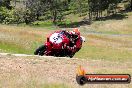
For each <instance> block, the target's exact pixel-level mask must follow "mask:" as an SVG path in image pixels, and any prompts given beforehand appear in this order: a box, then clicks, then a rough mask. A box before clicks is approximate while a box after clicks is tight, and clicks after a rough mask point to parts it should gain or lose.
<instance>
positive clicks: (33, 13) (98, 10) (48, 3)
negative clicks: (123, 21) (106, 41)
mask: <svg viewBox="0 0 132 88" xmlns="http://www.w3.org/2000/svg"><path fill="white" fill-rule="evenodd" d="M124 2H125V3H124ZM126 2H127V4H126ZM11 3H12V4H11ZM13 3H15V5H14V6H13ZM119 3H124V6H125V8H130V3H131V1H130V0H125V1H124V0H24V1H23V0H1V2H0V11H1V12H0V22H2V23H5V24H9V23H15V24H19V23H26V24H31V23H33V22H35V21H45V20H50V21H52V22H53V23H54V24H55V25H56V24H57V23H58V22H61V21H63V20H64V19H66V17H67V15H69V14H75V15H78V16H80V17H81V16H87V15H89V19H93V18H95V19H101V18H102V17H103V16H104V15H103V12H105V11H107V16H109V15H111V14H116V13H117V12H116V9H117V5H118V4H119ZM18 6H19V7H18ZM88 13H89V14H88Z"/></svg>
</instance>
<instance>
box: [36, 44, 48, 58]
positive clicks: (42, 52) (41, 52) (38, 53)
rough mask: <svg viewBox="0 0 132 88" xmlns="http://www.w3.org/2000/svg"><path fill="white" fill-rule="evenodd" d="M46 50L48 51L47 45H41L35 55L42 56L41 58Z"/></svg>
mask: <svg viewBox="0 0 132 88" xmlns="http://www.w3.org/2000/svg"><path fill="white" fill-rule="evenodd" d="M45 50H46V47H45V45H41V46H40V47H39V48H37V49H36V50H35V52H34V55H40V56H43V55H44V52H45Z"/></svg>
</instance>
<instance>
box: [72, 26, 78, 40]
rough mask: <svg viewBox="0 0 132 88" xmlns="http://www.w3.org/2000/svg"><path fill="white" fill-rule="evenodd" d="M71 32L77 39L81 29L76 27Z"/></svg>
mask: <svg viewBox="0 0 132 88" xmlns="http://www.w3.org/2000/svg"><path fill="white" fill-rule="evenodd" d="M71 32H72V34H73V37H74V38H75V39H77V38H79V37H80V31H79V29H78V28H74V29H73V31H71Z"/></svg>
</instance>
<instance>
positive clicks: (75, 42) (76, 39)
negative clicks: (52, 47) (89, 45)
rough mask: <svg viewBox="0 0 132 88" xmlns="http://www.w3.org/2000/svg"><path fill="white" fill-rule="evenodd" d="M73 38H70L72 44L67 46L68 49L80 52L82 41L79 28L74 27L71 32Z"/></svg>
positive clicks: (72, 51)
mask: <svg viewBox="0 0 132 88" xmlns="http://www.w3.org/2000/svg"><path fill="white" fill-rule="evenodd" d="M70 35H71V38H70V44H69V46H67V49H68V50H69V51H70V52H71V53H73V54H75V52H78V51H79V50H80V49H81V47H82V41H81V36H80V31H79V29H78V28H74V29H73V30H72V31H71V32H70Z"/></svg>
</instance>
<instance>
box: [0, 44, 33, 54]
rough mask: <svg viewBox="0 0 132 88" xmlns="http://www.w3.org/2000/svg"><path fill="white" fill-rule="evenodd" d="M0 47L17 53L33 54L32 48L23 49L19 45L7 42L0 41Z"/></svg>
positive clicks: (2, 49) (4, 50) (5, 50)
mask: <svg viewBox="0 0 132 88" xmlns="http://www.w3.org/2000/svg"><path fill="white" fill-rule="evenodd" d="M0 49H1V51H3V52H10V53H19V54H33V51H32V50H28V49H25V48H24V47H21V46H20V45H17V44H13V43H7V42H0Z"/></svg>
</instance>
